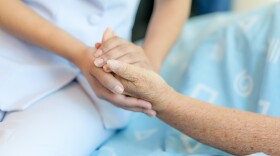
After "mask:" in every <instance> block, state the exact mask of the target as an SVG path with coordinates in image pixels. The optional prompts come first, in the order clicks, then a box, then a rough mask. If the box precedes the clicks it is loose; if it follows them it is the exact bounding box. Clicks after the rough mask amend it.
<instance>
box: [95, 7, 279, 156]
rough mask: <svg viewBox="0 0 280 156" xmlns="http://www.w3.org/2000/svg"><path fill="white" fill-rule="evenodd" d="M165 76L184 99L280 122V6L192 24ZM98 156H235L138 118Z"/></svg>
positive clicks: (204, 18) (167, 64) (168, 62)
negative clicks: (267, 116) (270, 117)
mask: <svg viewBox="0 0 280 156" xmlns="http://www.w3.org/2000/svg"><path fill="white" fill-rule="evenodd" d="M162 75H163V77H164V78H165V80H166V81H167V82H168V83H169V84H170V85H171V86H173V87H174V88H175V89H176V90H177V91H179V92H181V93H182V94H185V95H189V96H192V97H195V98H199V99H201V100H204V101H207V102H210V103H214V104H217V105H221V106H227V107H233V108H237V109H242V110H247V111H252V112H257V113H261V114H268V115H272V116H278V117H280V105H279V102H280V4H277V5H274V6H270V7H266V8H263V9H259V10H256V11H252V12H250V13H246V14H238V15H233V14H213V15H207V16H202V17H198V18H193V19H191V20H190V21H189V22H188V23H187V25H186V26H185V29H184V31H183V32H182V35H181V37H180V39H179V40H178V42H177V44H176V46H175V47H174V48H173V50H172V51H171V53H170V55H169V56H168V58H167V60H166V62H165V64H164V67H163V70H162ZM174 102H176V101H174ZM190 126H191V125H190ZM93 155H94V156H132V155H133V156H137V155H141V156H142V155H143V156H183V155H200V156H206V155H207V156H208V155H229V154H227V153H224V152H222V151H220V150H217V149H215V148H212V147H209V146H206V145H203V144H201V143H199V142H197V141H195V140H193V139H191V138H190V137H188V136H186V135H183V134H182V133H180V132H178V131H176V130H175V129H173V128H171V127H169V126H168V125H166V124H164V123H163V122H161V121H160V120H158V119H156V118H149V117H146V116H145V115H141V114H135V115H134V116H133V118H132V120H131V122H130V124H129V125H128V127H127V128H126V129H124V130H120V131H119V132H118V133H117V134H115V135H114V136H113V137H112V138H110V139H109V140H108V141H107V142H106V143H105V144H104V145H102V146H101V147H100V148H99V149H98V150H97V151H96V152H94V153H93ZM254 155H258V156H260V155H265V154H261V153H259V154H254Z"/></svg>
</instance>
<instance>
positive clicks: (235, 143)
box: [108, 60, 280, 155]
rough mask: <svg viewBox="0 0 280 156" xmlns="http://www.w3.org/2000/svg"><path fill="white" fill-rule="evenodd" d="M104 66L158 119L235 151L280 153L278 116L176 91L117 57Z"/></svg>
mask: <svg viewBox="0 0 280 156" xmlns="http://www.w3.org/2000/svg"><path fill="white" fill-rule="evenodd" d="M108 66H109V67H110V69H111V70H112V71H113V72H114V73H116V74H117V75H119V76H120V77H122V78H123V79H121V82H122V83H123V85H124V87H125V93H126V94H128V95H130V96H135V97H140V98H142V99H145V100H147V101H150V102H151V103H152V105H153V109H154V110H155V111H157V114H158V115H157V116H158V117H159V118H160V119H162V120H163V121H165V122H166V123H168V124H170V125H171V126H173V127H175V128H177V129H178V130H180V131H182V132H183V133H185V134H187V135H189V136H191V137H193V138H195V139H197V140H198V141H200V142H202V143H205V144H208V145H210V146H213V147H216V148H219V149H221V150H223V151H226V152H229V153H232V154H235V155H245V154H251V153H256V152H265V153H266V154H270V155H280V148H279V147H280V131H279V130H280V119H279V118H276V117H269V116H264V115H260V114H255V113H250V112H245V111H240V110H234V109H229V108H224V107H219V106H215V105H212V104H209V103H206V102H203V101H200V100H196V99H193V98H190V97H187V96H183V95H180V94H178V93H176V92H175V91H174V90H173V89H171V88H170V87H169V86H168V85H167V84H166V83H165V82H164V81H163V80H162V79H161V78H160V77H159V76H158V75H157V74H156V73H154V72H151V71H148V70H144V69H142V68H138V67H134V66H132V65H128V64H125V63H121V62H119V61H115V60H109V61H108Z"/></svg>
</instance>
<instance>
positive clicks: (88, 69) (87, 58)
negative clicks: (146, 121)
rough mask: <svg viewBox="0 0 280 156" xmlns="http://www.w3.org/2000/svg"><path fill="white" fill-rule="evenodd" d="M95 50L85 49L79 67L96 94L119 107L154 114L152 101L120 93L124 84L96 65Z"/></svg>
mask: <svg viewBox="0 0 280 156" xmlns="http://www.w3.org/2000/svg"><path fill="white" fill-rule="evenodd" d="M95 52H96V49H95V48H91V47H89V48H88V49H86V50H84V51H83V52H82V53H81V57H80V58H79V61H78V62H79V64H78V67H79V68H80V69H81V71H82V72H83V73H84V75H85V77H86V79H87V80H88V82H89V83H90V85H91V87H92V89H93V90H94V91H95V93H96V95H97V96H98V97H99V98H101V99H104V100H107V101H109V102H111V103H112V104H114V105H115V106H117V107H121V108H123V109H126V110H130V111H136V112H143V113H146V114H147V115H150V116H154V115H155V111H153V110H151V103H149V102H147V101H144V100H141V99H137V98H134V97H128V96H125V95H122V94H120V93H122V92H123V86H122V84H121V83H120V82H119V81H118V80H117V79H116V78H115V77H114V76H113V75H112V74H111V73H106V72H104V71H103V70H102V68H97V67H96V66H95V65H94V63H93V62H94V60H95V57H94V54H95Z"/></svg>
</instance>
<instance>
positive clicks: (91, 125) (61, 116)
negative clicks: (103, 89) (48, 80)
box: [0, 82, 114, 156]
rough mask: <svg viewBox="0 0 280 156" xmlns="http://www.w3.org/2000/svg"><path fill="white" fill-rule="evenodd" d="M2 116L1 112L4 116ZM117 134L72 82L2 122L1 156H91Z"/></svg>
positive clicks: (9, 114)
mask: <svg viewBox="0 0 280 156" xmlns="http://www.w3.org/2000/svg"><path fill="white" fill-rule="evenodd" d="M0 114H1V113H0ZM113 133H114V131H113V130H106V129H104V127H103V125H102V120H101V118H100V116H99V114H98V112H97V110H96V108H95V104H94V103H93V102H92V101H91V99H90V97H89V96H88V95H87V94H86V93H85V92H84V91H83V89H82V88H81V86H80V85H79V84H78V83H76V82H72V83H71V84H69V85H67V86H66V87H64V88H62V89H61V90H59V91H57V92H55V93H53V94H51V95H50V96H47V97H45V98H43V99H41V100H39V101H38V102H36V103H35V104H34V105H32V106H31V107H30V108H28V109H26V110H24V111H19V112H10V113H7V114H6V115H5V117H4V119H3V121H2V122H0V155H1V156H19V155H20V156H87V155H90V153H91V152H92V151H93V150H94V149H95V148H96V147H98V146H99V145H100V144H101V143H102V142H103V141H104V140H106V139H107V138H108V137H109V136H111V135H112V134H113Z"/></svg>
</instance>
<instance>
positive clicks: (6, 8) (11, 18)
mask: <svg viewBox="0 0 280 156" xmlns="http://www.w3.org/2000/svg"><path fill="white" fill-rule="evenodd" d="M0 26H1V28H3V29H5V30H7V31H9V32H10V33H12V34H14V35H15V36H17V37H20V38H22V39H23V40H26V41H29V42H31V43H33V44H35V45H37V46H40V47H42V48H45V49H47V50H49V51H52V52H54V53H56V54H58V55H60V56H62V57H64V58H66V59H68V60H70V61H72V62H74V63H77V61H76V59H77V57H78V55H79V52H81V51H83V50H84V49H85V48H86V46H85V45H84V44H83V43H81V42H80V41H79V40H77V39H76V38H74V37H72V36H70V35H69V34H67V33H66V32H64V31H63V30H61V29H59V28H58V27H56V26H54V25H52V24H51V23H49V22H48V21H47V20H45V19H43V18H42V17H40V16H39V15H37V14H36V13H35V12H33V11H32V10H31V9H30V8H28V7H27V6H26V5H25V4H24V3H22V2H21V1H20V0H0Z"/></svg>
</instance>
